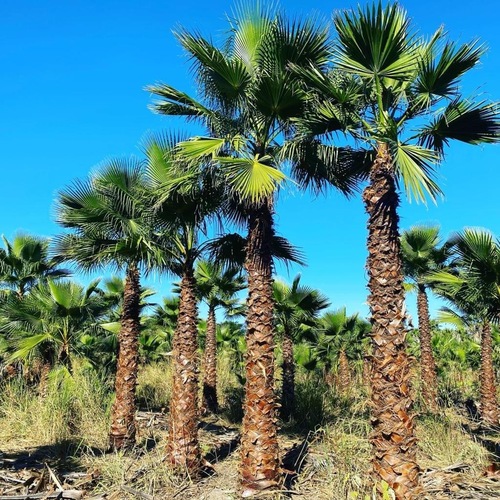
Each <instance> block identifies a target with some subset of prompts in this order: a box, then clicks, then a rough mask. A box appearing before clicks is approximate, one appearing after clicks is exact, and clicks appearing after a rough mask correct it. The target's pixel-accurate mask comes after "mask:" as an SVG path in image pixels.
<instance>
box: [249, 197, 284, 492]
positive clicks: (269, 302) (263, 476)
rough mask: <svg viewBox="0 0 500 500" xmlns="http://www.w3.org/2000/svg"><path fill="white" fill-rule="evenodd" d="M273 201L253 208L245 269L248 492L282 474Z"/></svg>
mask: <svg viewBox="0 0 500 500" xmlns="http://www.w3.org/2000/svg"><path fill="white" fill-rule="evenodd" d="M272 235H273V219H272V213H271V207H270V205H269V203H264V204H263V205H262V206H261V207H260V208H259V209H255V210H253V211H252V213H251V215H250V217H249V225H248V243H247V252H246V253H247V256H246V262H245V268H246V270H247V273H248V299H247V306H248V307H247V336H246V341H247V352H246V364H245V372H246V383H245V402H244V417H243V429H242V437H241V476H242V484H243V488H244V494H245V495H250V494H252V492H254V491H255V490H262V489H266V488H271V487H273V486H275V485H276V484H277V478H278V441H277V419H276V398H275V394H274V332H273V288H272V257H271V247H270V241H271V237H272Z"/></svg>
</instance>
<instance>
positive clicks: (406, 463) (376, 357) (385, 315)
mask: <svg viewBox="0 0 500 500" xmlns="http://www.w3.org/2000/svg"><path fill="white" fill-rule="evenodd" d="M363 200H364V202H365V208H366V211H367V213H368V216H369V219H368V260H367V271H368V276H369V283H368V288H369V291H370V295H369V297H368V304H369V306H370V312H371V323H372V333H371V338H372V347H373V352H372V364H371V368H372V369H371V410H372V434H371V443H372V446H373V458H372V465H373V471H374V473H375V475H376V476H377V477H378V478H379V479H383V480H385V481H386V482H387V483H388V484H389V486H390V487H391V488H393V489H394V491H395V493H396V495H397V498H398V499H403V498H404V499H407V498H415V497H416V496H417V493H416V490H417V485H418V472H419V468H418V465H417V462H416V451H417V450H416V438H415V432H414V423H413V415H412V414H411V409H412V398H411V396H410V360H409V358H408V355H407V353H406V350H405V337H406V329H405V323H404V320H405V314H404V290H403V274H402V264H401V255H400V244H399V233H398V221H399V217H398V214H397V207H398V204H399V199H398V195H397V192H396V186H395V181H394V175H393V172H392V159H391V156H390V153H389V151H388V148H387V146H386V145H385V144H380V145H379V147H378V151H377V158H376V159H375V161H374V164H373V166H372V168H371V172H370V185H369V186H368V187H367V188H366V189H365V191H364V193H363Z"/></svg>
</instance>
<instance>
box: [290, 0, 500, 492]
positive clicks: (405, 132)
mask: <svg viewBox="0 0 500 500" xmlns="http://www.w3.org/2000/svg"><path fill="white" fill-rule="evenodd" d="M334 25H335V29H336V33H337V36H336V38H337V41H336V44H335V52H334V58H333V60H334V63H335V67H336V68H337V70H339V72H341V74H340V76H339V73H338V72H333V73H332V72H330V73H320V72H317V71H311V70H303V69H300V70H298V71H297V72H298V73H299V74H300V75H301V76H302V77H303V78H304V80H305V81H306V82H308V83H310V84H311V85H314V86H315V87H316V88H317V89H318V98H317V99H318V104H317V116H318V119H317V120H316V122H315V128H314V130H315V131H316V132H318V131H319V130H321V129H322V130H323V131H324V132H328V131H329V127H330V126H331V125H330V124H331V122H332V118H334V117H335V115H334V114H333V113H332V112H331V108H332V106H333V105H335V104H343V106H344V108H345V109H346V110H347V111H348V112H349V113H352V115H351V119H352V124H351V126H350V127H349V132H350V133H351V135H352V136H353V137H354V138H355V139H356V141H357V142H358V143H359V144H362V145H364V146H365V147H366V148H367V149H368V150H371V151H372V155H373V157H374V160H373V162H372V165H371V168H370V176H369V185H368V187H367V188H366V189H365V191H364V193H363V201H364V204H365V208H366V212H367V214H368V260H367V269H368V276H369V284H368V287H369V291H370V295H369V299H368V303H369V306H370V310H371V322H372V325H373V329H372V339H373V354H372V376H371V386H372V391H371V403H372V423H373V433H372V437H371V442H372V445H373V450H374V454H373V459H372V463H373V469H374V472H375V474H376V476H378V478H379V479H383V480H385V481H386V482H387V483H388V484H389V485H390V486H391V487H392V488H393V489H394V491H395V493H396V495H397V496H398V498H407V497H408V498H409V497H411V496H412V495H415V494H416V493H415V491H417V490H416V488H417V484H418V471H419V468H418V465H417V463H416V449H417V448H416V438H415V431H414V425H413V416H412V410H411V408H412V397H411V394H410V391H409V387H410V383H409V382H410V380H409V377H410V372H409V359H408V356H407V354H406V349H405V336H406V327H405V312H404V290H403V273H402V262H401V255H400V253H401V250H400V239H399V230H398V221H399V218H398V211H397V207H398V205H399V194H398V186H400V185H401V186H403V187H404V189H405V190H406V192H407V193H408V194H409V196H410V197H414V198H416V199H417V200H419V199H424V198H425V196H426V194H427V195H430V196H431V197H432V198H434V197H435V196H436V195H437V194H439V192H440V190H439V187H438V186H437V184H436V183H435V182H434V180H433V179H432V174H433V169H434V166H435V165H436V164H437V163H438V162H439V161H440V160H442V158H443V153H444V146H446V145H448V142H449V141H450V140H452V139H455V140H459V141H462V142H465V143H468V144H479V143H486V142H496V141H498V139H499V130H500V122H499V119H498V112H497V107H496V106H495V105H493V104H488V103H485V102H477V101H474V100H470V99H465V98H463V97H462V96H461V94H460V91H459V87H458V85H459V83H460V78H461V77H462V76H463V75H464V74H465V73H466V72H467V71H468V70H470V69H472V68H473V67H474V66H475V65H476V64H477V62H478V61H479V59H480V57H481V55H482V54H483V53H484V48H483V47H482V46H480V45H479V44H478V43H477V42H472V43H466V44H463V45H460V46H457V45H456V44H455V43H452V42H449V41H446V39H445V34H444V32H443V30H442V29H440V30H438V31H437V32H436V33H435V34H434V35H433V36H432V37H431V38H430V39H429V40H428V41H425V40H424V39H423V38H419V37H418V36H417V34H416V33H415V32H414V31H413V30H412V27H411V25H410V19H409V17H408V16H407V14H406V12H405V11H404V10H403V9H402V8H401V7H400V6H399V5H398V4H393V3H389V4H388V5H387V6H385V7H384V6H382V3H381V2H378V3H376V4H372V5H368V6H366V7H359V8H358V9H357V10H353V11H341V12H338V13H336V14H335V16H334ZM321 114H322V115H323V117H322V118H321V117H320V116H319V115H321ZM353 115H357V118H354V117H353Z"/></svg>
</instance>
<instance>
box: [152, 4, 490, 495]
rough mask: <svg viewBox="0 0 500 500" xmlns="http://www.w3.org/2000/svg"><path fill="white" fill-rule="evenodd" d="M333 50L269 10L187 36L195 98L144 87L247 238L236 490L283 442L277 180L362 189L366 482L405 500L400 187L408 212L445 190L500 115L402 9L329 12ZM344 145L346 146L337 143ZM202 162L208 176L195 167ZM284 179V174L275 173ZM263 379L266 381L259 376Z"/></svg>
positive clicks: (468, 61) (471, 61)
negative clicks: (186, 123)
mask: <svg viewBox="0 0 500 500" xmlns="http://www.w3.org/2000/svg"><path fill="white" fill-rule="evenodd" d="M333 23H334V27H335V33H334V38H333V40H332V39H331V38H330V35H329V33H328V30H327V28H325V27H324V26H319V24H318V23H314V22H313V21H310V20H306V21H302V22H301V21H296V22H289V21H287V20H286V19H285V18H284V16H282V15H281V14H279V13H275V12H273V11H272V10H267V11H265V10H264V11H259V10H258V9H257V10H249V11H242V12H240V13H239V16H237V18H236V20H234V21H231V25H230V31H229V35H228V37H227V39H226V40H224V42H223V43H222V44H221V45H220V46H217V45H215V44H214V43H212V42H211V41H210V40H208V39H206V38H203V37H202V36H201V35H199V34H198V33H194V34H193V33H189V32H187V31H185V30H181V31H180V32H178V34H177V37H178V39H179V41H180V43H181V45H182V46H183V48H184V49H185V51H186V52H187V53H188V55H189V56H190V58H191V60H192V62H193V65H192V68H193V71H194V74H195V78H196V81H197V83H198V88H199V96H200V97H199V99H195V98H193V97H191V96H189V95H187V94H185V93H184V92H181V91H179V90H177V89H175V88H173V87H171V86H169V85H167V84H157V85H154V86H150V87H149V88H148V89H149V90H150V91H151V92H152V93H153V94H155V95H156V96H158V98H159V99H158V101H157V102H156V103H154V105H153V109H154V110H155V111H156V112H158V113H161V114H165V115H171V116H172V115H174V116H184V117H186V118H187V119H190V120H196V121H198V122H199V123H200V124H201V125H202V126H204V128H205V131H206V132H205V133H206V134H207V135H206V136H205V137H196V138H192V139H191V140H188V141H183V142H181V143H180V144H179V146H178V148H179V150H180V153H181V154H182V155H183V157H184V158H186V159H187V160H191V162H192V169H200V165H203V166H205V167H206V169H209V170H210V171H211V172H216V173H217V174H218V175H219V176H220V177H221V178H222V179H223V180H224V186H225V200H226V207H225V208H226V210H227V211H228V214H229V216H230V217H231V218H232V219H233V220H235V221H239V222H244V223H245V224H246V226H247V230H248V239H247V259H246V263H245V268H246V271H247V276H248V288H249V296H248V301H247V307H248V309H247V346H248V350H247V369H246V380H247V385H246V391H245V394H246V404H245V409H246V411H245V417H244V421H243V438H242V462H243V465H242V477H243V484H244V485H245V487H246V491H247V492H248V494H251V493H252V492H254V491H255V490H259V489H262V488H267V487H269V486H272V485H273V484H275V483H276V481H277V477H278V445H277V439H276V435H277V433H276V418H275V413H276V405H275V399H274V395H273V390H272V380H273V370H274V369H273V365H274V363H273V361H274V360H273V326H272V286H271V277H272V257H271V249H270V244H269V241H270V240H271V238H272V236H273V233H274V210H275V197H276V194H277V190H278V187H279V186H281V185H282V184H283V183H284V181H285V180H286V173H288V174H289V176H291V177H292V178H293V179H294V180H295V182H296V183H297V184H298V185H299V186H300V187H302V188H313V189H315V190H322V189H324V188H326V187H327V186H328V185H330V186H334V187H336V188H338V189H340V190H341V191H342V192H344V193H346V194H348V193H350V192H352V190H353V188H354V187H355V185H356V183H357V181H358V180H359V179H360V178H363V176H368V181H369V182H368V186H367V187H366V188H365V190H364V193H363V200H364V203H365V208H366V212H367V214H368V260H367V270H368V276H369V284H368V286H369V291H370V294H369V297H368V303H369V306H370V311H371V323H372V333H371V336H372V358H371V362H372V378H371V382H372V392H371V394H372V396H371V397H372V424H373V432H372V437H371V441H372V445H373V449H374V453H373V467H374V471H375V474H376V475H377V476H378V477H379V478H380V479H383V480H385V481H386V482H387V483H388V484H389V485H391V487H392V488H393V489H394V490H395V492H396V495H397V496H398V497H400V498H410V497H411V496H412V495H413V492H414V491H416V489H417V485H418V472H419V468H418V465H417V461H416V438H415V431H414V425H413V415H412V411H411V407H412V397H411V394H410V391H409V387H410V380H409V377H410V362H409V359H408V356H407V354H406V349H405V313H404V289H403V270H402V262H401V256H400V240H399V232H398V212H397V207H398V205H399V194H398V186H399V185H401V186H402V187H403V188H404V190H405V191H406V193H407V194H408V195H409V196H410V197H413V198H415V199H417V200H423V199H424V198H425V197H426V196H430V197H431V198H434V197H435V196H436V195H438V194H439V193H440V189H439V186H438V185H437V184H436V182H435V180H434V179H433V172H434V169H435V166H436V165H438V164H439V163H440V162H441V161H442V160H443V158H444V147H445V146H446V145H448V143H449V141H450V140H452V139H455V140H459V141H462V142H466V143H469V144H478V143H485V142H495V141H497V140H498V137H499V120H498V112H497V108H496V107H495V105H493V104H490V103H487V102H484V101H475V100H473V99H466V98H464V97H462V95H461V93H460V90H459V83H460V79H461V77H462V76H463V75H464V74H465V73H467V71H468V70H470V69H472V68H473V67H474V66H475V65H476V64H477V63H478V61H479V59H480V57H481V55H482V54H483V53H484V48H483V47H482V46H481V45H479V44H478V42H476V41H473V42H471V43H465V44H462V45H457V44H455V43H453V42H450V41H448V40H446V35H445V33H444V31H443V30H442V29H439V30H438V31H437V32H436V33H435V34H434V35H432V36H431V37H430V38H429V39H424V38H422V37H420V36H419V35H418V34H417V33H416V32H415V31H414V29H413V28H412V26H411V23H410V19H409V17H408V16H407V14H406V12H405V11H404V10H403V9H402V8H401V7H400V6H398V5H396V4H388V5H387V6H385V7H384V6H382V4H381V3H376V4H374V5H368V6H366V7H359V8H358V9H356V10H344V11H340V12H337V13H335V14H334V19H333ZM338 132H341V133H343V134H346V135H347V136H348V137H350V140H348V141H347V145H346V146H338V144H337V143H335V144H334V145H333V142H332V139H336V136H337V133H338ZM202 160H204V163H200V162H201V161H202ZM285 168H286V170H285V171H286V173H285V171H284V169H285ZM263 374H264V376H263Z"/></svg>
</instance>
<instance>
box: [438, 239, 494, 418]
mask: <svg viewBox="0 0 500 500" xmlns="http://www.w3.org/2000/svg"><path fill="white" fill-rule="evenodd" d="M452 241H453V245H454V246H453V250H454V252H455V255H456V262H455V264H456V268H457V269H456V272H454V273H452V272H449V271H438V272H435V273H432V275H431V279H432V280H433V282H434V283H435V284H436V290H437V291H438V292H439V293H440V294H441V295H443V296H444V297H445V298H447V299H448V300H450V301H451V302H452V303H453V304H454V305H455V306H456V307H457V308H458V309H459V310H460V311H462V312H463V313H464V315H465V317H466V318H467V317H468V318H469V320H470V319H471V318H476V319H477V320H479V322H480V324H481V417H482V419H483V420H484V421H485V422H486V423H487V424H490V425H495V426H497V425H498V423H499V420H498V419H499V412H498V402H497V397H496V385H495V372H494V368H493V345H492V330H491V324H492V323H497V324H498V323H499V322H500V242H498V241H494V240H493V237H492V235H491V234H490V233H488V232H487V231H484V230H476V229H466V230H465V231H464V232H463V233H460V234H458V235H457V236H456V237H455V238H453V240H452ZM469 322H470V321H469Z"/></svg>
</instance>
